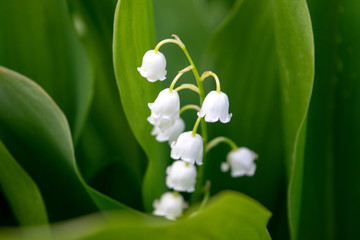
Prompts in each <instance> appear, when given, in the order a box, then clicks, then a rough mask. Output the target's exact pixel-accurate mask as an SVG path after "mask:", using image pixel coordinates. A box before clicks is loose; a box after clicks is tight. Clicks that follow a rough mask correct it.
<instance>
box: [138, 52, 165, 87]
mask: <svg viewBox="0 0 360 240" xmlns="http://www.w3.org/2000/svg"><path fill="white" fill-rule="evenodd" d="M165 68H166V59H165V56H164V54H162V53H161V52H159V51H158V52H157V53H155V51H154V50H149V51H147V52H146V53H145V55H144V57H143V60H142V65H141V67H138V68H137V70H138V71H139V73H140V74H141V76H143V77H144V78H146V79H147V80H148V81H149V82H155V81H157V80H160V81H163V80H165V79H166V69H165Z"/></svg>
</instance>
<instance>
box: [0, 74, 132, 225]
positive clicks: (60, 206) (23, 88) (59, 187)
mask: <svg viewBox="0 0 360 240" xmlns="http://www.w3.org/2000/svg"><path fill="white" fill-rule="evenodd" d="M0 112H2V114H1V116H0V123H1V126H2V127H4V129H3V132H1V135H0V136H1V138H2V140H3V142H4V144H5V145H6V146H9V147H8V149H9V151H11V152H12V153H13V156H14V157H15V159H16V160H17V161H18V162H19V163H20V164H21V165H22V166H23V167H24V169H25V170H26V171H27V172H28V173H29V174H30V175H31V177H32V178H33V179H34V180H35V182H36V183H37V184H38V186H39V188H40V191H41V192H42V194H43V198H44V200H45V204H46V207H47V209H48V215H49V217H50V220H51V221H55V220H61V219H65V218H69V217H73V216H79V215H82V214H85V213H89V212H93V211H95V210H96V209H97V208H96V206H95V204H96V205H97V207H98V208H100V209H112V208H121V209H123V208H126V207H125V206H123V205H122V204H120V203H118V202H116V201H114V200H111V199H110V198H108V197H106V196H103V195H102V194H101V193H99V192H97V191H95V190H94V189H92V188H90V187H89V186H87V184H86V183H85V181H84V180H83V178H82V176H81V174H80V172H79V170H78V168H77V164H76V162H75V158H74V150H73V145H72V139H71V134H70V129H69V126H68V123H67V121H66V118H65V116H64V114H63V113H62V112H61V111H60V109H59V108H58V107H57V105H56V104H55V103H54V102H53V100H52V99H51V98H50V97H49V96H48V95H47V94H46V93H45V92H44V90H43V89H41V88H40V87H39V86H38V85H37V84H36V83H34V82H32V81H31V80H30V79H28V78H26V77H24V76H22V75H20V74H18V73H15V72H13V71H11V70H8V69H6V68H3V67H0ZM15 143H16V144H15ZM24 152H25V153H26V154H23V153H24ZM89 194H90V196H89ZM94 202H95V204H94Z"/></svg>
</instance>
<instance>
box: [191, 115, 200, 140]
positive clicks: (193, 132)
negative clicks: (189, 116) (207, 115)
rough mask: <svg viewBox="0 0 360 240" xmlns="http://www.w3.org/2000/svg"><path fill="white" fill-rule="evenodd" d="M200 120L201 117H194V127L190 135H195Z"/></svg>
mask: <svg viewBox="0 0 360 240" xmlns="http://www.w3.org/2000/svg"><path fill="white" fill-rule="evenodd" d="M200 121H201V117H198V118H197V119H196V122H195V125H194V128H193V130H192V136H193V137H195V135H196V131H197V129H198V127H199V124H200Z"/></svg>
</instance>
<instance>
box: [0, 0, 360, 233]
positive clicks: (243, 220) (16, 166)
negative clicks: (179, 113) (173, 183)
mask: <svg viewBox="0 0 360 240" xmlns="http://www.w3.org/2000/svg"><path fill="white" fill-rule="evenodd" d="M359 9H360V2H359V1H356V0H343V1H339V0H330V1H325V0H317V1H315V0H309V1H304V0H291V1H289V0H278V1H273V0H257V1H252V0H182V1H165V0H153V1H149V0H121V1H119V2H117V1H115V0H103V1H96V0H87V1H85V0H68V1H65V0H33V1H20V0H11V1H10V0H0V66H3V67H0V140H1V141H0V189H1V191H0V227H1V228H0V239H24V238H25V239H27V238H28V239H32V238H34V239H47V238H51V237H52V238H58V239H114V238H118V237H119V236H121V237H122V238H124V239H141V238H144V239H145V238H146V239H152V238H157V239H159V238H160V239H169V238H174V239H178V238H184V237H186V238H189V239H229V238H234V239H270V238H272V239H357V238H358V237H357V236H358V235H359V234H358V233H357V229H358V228H359V227H360V221H358V218H357V217H358V216H359V214H360V207H359V206H358V203H359V202H360V182H359V176H360V161H359V160H360V157H359V154H358V153H357V152H356V149H357V148H358V146H360V140H359V139H360V138H359V135H360V126H359V123H360V86H359V80H360V68H359V66H360V45H359V43H360V31H359V29H360V15H359V14H358V10H359ZM171 34H177V35H178V36H179V37H180V38H181V40H182V41H183V42H184V44H185V45H186V47H187V49H188V51H189V53H190V55H191V57H192V58H193V60H194V62H195V65H197V67H198V70H199V72H200V73H202V72H204V71H209V70H210V71H213V72H215V73H216V74H217V75H218V76H219V78H220V81H221V87H222V91H224V92H225V93H227V94H228V96H229V99H230V112H232V113H233V117H232V120H231V122H230V123H228V124H221V123H213V124H210V123H209V124H207V127H208V136H209V139H212V138H215V137H217V136H226V137H229V138H231V139H233V140H234V141H235V142H236V143H237V144H238V145H239V146H246V147H249V148H251V149H253V150H254V151H255V152H257V153H258V154H259V158H258V159H257V161H256V163H257V171H256V174H255V176H254V177H251V178H249V177H242V178H236V179H233V178H231V177H230V175H229V174H228V173H222V172H221V171H220V163H221V162H223V161H224V160H225V158H226V154H227V153H228V151H229V148H228V146H226V145H219V146H218V147H216V148H215V149H213V150H211V151H210V152H209V154H208V155H207V156H206V160H205V164H204V165H203V166H202V167H201V168H203V171H204V177H203V179H201V181H203V182H205V180H210V181H211V195H212V196H213V197H212V198H211V200H210V202H209V204H208V206H207V207H206V208H205V209H204V210H203V211H201V212H199V213H198V214H197V215H196V216H195V217H194V216H192V215H191V213H192V212H195V211H196V210H197V208H198V205H197V204H196V203H194V204H193V207H192V208H190V209H189V210H188V211H186V213H185V216H184V217H183V218H182V219H180V220H179V221H176V222H168V221H165V220H163V219H159V218H155V217H152V216H151V215H150V214H144V212H146V213H150V212H151V211H152V202H153V200H154V199H155V198H158V197H159V196H160V195H161V194H162V193H163V192H165V191H166V186H165V169H166V167H167V166H168V165H169V164H170V163H171V161H172V160H171V159H170V157H169V156H170V155H169V152H170V150H169V147H168V144H167V143H158V142H156V141H155V139H154V138H153V137H152V136H150V131H151V125H150V124H149V123H148V122H147V121H146V117H147V116H149V115H150V110H149V109H148V107H147V103H148V102H153V101H154V99H155V98H156V96H157V94H158V93H159V91H160V90H161V89H163V88H165V87H168V86H169V85H170V81H171V79H173V78H174V77H175V75H176V74H177V72H178V71H179V70H181V69H183V68H184V67H186V66H188V62H187V61H186V58H185V55H184V54H183V52H182V51H181V50H180V48H178V47H177V46H175V45H165V46H163V47H162V48H161V51H162V52H163V53H164V55H165V56H166V59H167V72H168V74H167V80H166V81H164V82H161V83H160V82H156V83H148V82H147V81H146V80H145V79H144V78H142V77H141V76H140V74H139V73H138V72H137V70H136V68H137V67H139V66H140V65H141V60H142V56H143V54H144V53H145V52H146V51H147V50H149V49H153V48H154V47H155V45H156V43H157V42H159V41H160V40H162V39H165V38H170V37H171ZM169 79H170V80H169ZM180 81H181V82H182V83H184V82H190V83H194V82H195V80H194V78H193V76H192V75H191V74H186V75H184V77H183V78H181V80H180ZM34 82H35V83H34ZM205 88H206V91H210V90H211V89H213V88H214V84H213V83H212V81H208V82H205ZM180 98H181V104H182V105H185V104H188V103H196V102H197V101H198V96H196V94H194V93H193V92H186V91H183V92H181V93H180ZM183 117H184V119H185V121H186V130H190V129H191V128H192V126H193V124H194V122H195V112H192V111H189V112H186V113H185V114H184V116H183ZM200 190H201V189H198V190H197V194H201V192H200ZM185 197H186V199H187V200H190V196H188V195H186V196H185ZM270 212H271V214H270ZM270 215H271V217H270ZM37 225H41V227H36V226H37ZM23 227H25V228H23ZM270 236H271V237H270Z"/></svg>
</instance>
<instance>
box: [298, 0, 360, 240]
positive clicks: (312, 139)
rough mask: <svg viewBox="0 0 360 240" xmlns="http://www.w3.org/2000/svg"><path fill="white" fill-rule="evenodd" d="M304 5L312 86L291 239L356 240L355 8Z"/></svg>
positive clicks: (351, 3) (349, 4)
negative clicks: (297, 214)
mask: <svg viewBox="0 0 360 240" xmlns="http://www.w3.org/2000/svg"><path fill="white" fill-rule="evenodd" d="M308 4H309V10H310V14H311V16H312V23H313V28H314V39H315V56H316V61H315V66H316V67H315V82H314V83H315V84H314V92H313V97H312V100H311V104H310V108H309V116H308V121H307V134H306V135H307V136H306V145H305V159H306V161H305V162H304V169H303V176H302V178H303V179H302V181H303V186H304V187H303V194H302V198H301V205H300V209H301V213H300V220H299V226H298V230H297V234H296V235H294V236H293V238H294V239H355V238H358V237H357V236H358V235H359V233H358V231H359V227H360V224H359V219H358V218H359V214H360V211H359V206H358V205H359V204H358V203H359V202H360V187H359V184H358V182H359V176H360V162H359V154H358V148H359V145H360V137H359V136H360V125H359V122H360V83H359V76H360V68H359V65H360V45H359V42H360V32H359V30H358V29H359V28H360V16H359V14H358V9H359V8H360V2H359V1H355V0H345V1H313V0H311V1H308ZM324 9H326V11H324ZM305 186H306V187H305ZM294 191H300V190H299V189H294Z"/></svg>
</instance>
